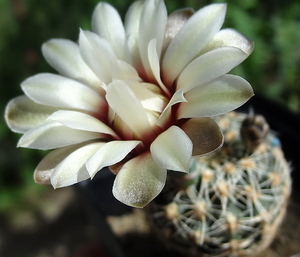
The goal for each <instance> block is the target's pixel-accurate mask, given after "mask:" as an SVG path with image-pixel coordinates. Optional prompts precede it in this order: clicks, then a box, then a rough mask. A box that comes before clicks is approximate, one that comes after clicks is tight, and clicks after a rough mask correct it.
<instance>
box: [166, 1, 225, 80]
mask: <svg viewBox="0 0 300 257" xmlns="http://www.w3.org/2000/svg"><path fill="white" fill-rule="evenodd" d="M225 13H226V4H211V5H208V6H206V7H204V8H202V9H200V10H199V11H198V12H196V13H195V14H194V15H193V16H192V17H191V18H189V19H188V20H187V22H186V23H185V24H184V26H183V27H182V28H181V30H180V31H179V32H178V33H177V35H176V36H175V38H174V39H173V40H172V41H171V43H170V44H169V47H168V48H167V50H166V53H165V56H164V58H163V63H162V69H163V82H164V83H165V84H166V85H172V84H173V82H174V80H175V79H176V78H177V76H178V75H179V74H180V72H181V71H182V70H183V68H184V67H185V66H186V65H187V64H188V63H189V62H190V61H192V60H193V58H194V57H195V56H196V55H197V54H198V53H199V52H200V51H201V49H202V48H203V47H204V46H205V45H206V44H207V43H208V42H209V41H210V40H211V39H212V38H213V36H214V35H215V34H216V33H217V32H218V31H219V30H220V28H221V26H222V25H223V22H224V18H225Z"/></svg>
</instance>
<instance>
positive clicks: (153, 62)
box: [148, 39, 170, 96]
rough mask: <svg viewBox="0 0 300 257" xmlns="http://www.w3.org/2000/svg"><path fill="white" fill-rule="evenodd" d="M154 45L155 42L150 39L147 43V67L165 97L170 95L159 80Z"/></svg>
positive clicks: (158, 65) (158, 66) (157, 59)
mask: <svg viewBox="0 0 300 257" xmlns="http://www.w3.org/2000/svg"><path fill="white" fill-rule="evenodd" d="M156 44H157V40H156V39H152V40H150V42H149V45H148V60H149V66H150V68H151V71H152V74H153V76H154V78H155V79H156V81H157V83H158V85H159V86H160V88H161V89H162V90H163V91H164V92H165V94H166V95H167V96H169V95H170V92H169V90H168V89H167V88H166V86H165V85H164V84H163V83H162V81H161V79H160V64H159V57H158V55H157V52H156Z"/></svg>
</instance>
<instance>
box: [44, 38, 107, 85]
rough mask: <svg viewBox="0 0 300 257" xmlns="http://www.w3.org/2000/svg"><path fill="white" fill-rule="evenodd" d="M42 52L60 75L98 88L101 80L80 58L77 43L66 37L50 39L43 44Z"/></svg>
mask: <svg viewBox="0 0 300 257" xmlns="http://www.w3.org/2000/svg"><path fill="white" fill-rule="evenodd" d="M42 52H43V55H44V57H45V59H46V60H47V62H48V63H49V64H50V65H51V66H52V67H53V68H54V69H56V70H57V71H58V72H59V73H60V74H61V75H63V76H65V77H68V78H72V79H75V80H77V81H79V82H81V83H83V84H85V85H88V86H89V87H91V88H92V89H94V90H96V91H98V90H100V87H101V84H102V82H101V81H100V80H99V78H98V77H97V76H96V75H95V74H94V73H93V72H92V71H91V69H90V68H89V67H88V66H87V65H86V64H85V62H84V61H83V60H82V58H81V56H80V52H79V46H78V44H76V43H74V42H73V41H70V40H66V39H50V40H49V41H47V42H46V43H44V44H43V46H42Z"/></svg>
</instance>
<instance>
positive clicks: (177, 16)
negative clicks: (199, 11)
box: [162, 8, 194, 53]
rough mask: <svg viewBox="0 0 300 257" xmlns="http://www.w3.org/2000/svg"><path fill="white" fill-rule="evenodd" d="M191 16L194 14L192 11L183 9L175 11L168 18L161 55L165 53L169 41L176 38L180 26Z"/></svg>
mask: <svg viewBox="0 0 300 257" xmlns="http://www.w3.org/2000/svg"><path fill="white" fill-rule="evenodd" d="M193 14H194V10H193V9H191V8H184V9H180V10H176V11H174V12H172V13H171V14H170V15H169V16H168V21H167V26H166V32H165V39H164V42H163V50H162V52H163V53H164V52H165V50H166V48H167V47H168V46H169V44H170V42H171V40H172V39H173V38H174V37H175V36H176V34H177V33H178V31H179V30H180V29H181V28H182V26H183V25H184V24H185V23H186V21H187V20H188V19H189V18H190V17H191V16H192V15H193Z"/></svg>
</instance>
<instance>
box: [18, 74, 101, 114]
mask: <svg viewBox="0 0 300 257" xmlns="http://www.w3.org/2000/svg"><path fill="white" fill-rule="evenodd" d="M21 87H22V89H23V91H24V92H25V94H26V95H27V96H28V97H29V98H31V99H32V100H33V101H35V102H37V103H39V104H44V105H49V106H53V107H61V108H74V109H81V110H86V111H94V112H96V111H98V108H99V106H100V105H101V103H102V102H103V100H102V99H101V97H100V96H99V94H97V93H96V92H95V91H94V90H92V89H91V88H89V87H87V86H85V85H83V84H81V83H79V82H77V81H75V80H72V79H69V78H65V77H62V76H59V75H55V74H50V73H40V74H37V75H35V76H32V77H30V78H28V79H26V80H25V81H24V82H23V83H22V84H21Z"/></svg>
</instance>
